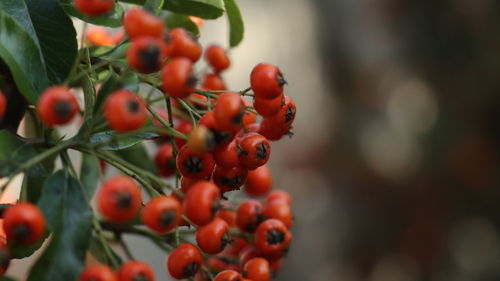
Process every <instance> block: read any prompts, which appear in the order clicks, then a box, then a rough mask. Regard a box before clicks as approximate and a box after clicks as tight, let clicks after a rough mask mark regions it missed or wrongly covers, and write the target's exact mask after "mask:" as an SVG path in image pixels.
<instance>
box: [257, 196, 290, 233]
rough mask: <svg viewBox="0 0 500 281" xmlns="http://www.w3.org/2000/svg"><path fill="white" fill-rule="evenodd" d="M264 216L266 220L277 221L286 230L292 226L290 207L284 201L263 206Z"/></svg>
mask: <svg viewBox="0 0 500 281" xmlns="http://www.w3.org/2000/svg"><path fill="white" fill-rule="evenodd" d="M264 216H265V217H266V218H268V219H277V220H280V221H281V222H282V223H284V224H285V226H286V227H287V228H290V227H291V226H292V222H293V215H292V209H291V208H290V205H289V204H287V203H286V202H284V201H272V202H270V203H268V204H265V205H264Z"/></svg>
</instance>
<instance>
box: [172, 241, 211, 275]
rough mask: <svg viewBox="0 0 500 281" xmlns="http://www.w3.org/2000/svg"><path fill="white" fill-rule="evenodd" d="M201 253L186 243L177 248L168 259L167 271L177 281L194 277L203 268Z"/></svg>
mask: <svg viewBox="0 0 500 281" xmlns="http://www.w3.org/2000/svg"><path fill="white" fill-rule="evenodd" d="M201 263H202V259H201V253H200V251H199V250H198V248H196V247H195V246H193V245H191V244H189V243H184V244H181V245H180V246H179V247H177V248H175V249H174V250H173V251H172V252H171V253H170V255H169V256H168V259H167V269H168V272H169V273H170V275H171V276H172V277H174V278H176V279H185V278H189V277H191V276H194V275H195V274H196V272H198V270H199V269H200V267H201Z"/></svg>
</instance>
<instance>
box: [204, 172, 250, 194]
mask: <svg viewBox="0 0 500 281" xmlns="http://www.w3.org/2000/svg"><path fill="white" fill-rule="evenodd" d="M247 174H248V170H247V169H246V168H243V167H240V166H236V167H233V168H228V169H226V168H222V167H216V168H215V171H214V174H213V181H214V183H215V184H217V186H218V187H219V188H220V190H221V192H223V193H224V192H229V191H233V190H237V189H240V187H241V186H242V185H243V183H245V180H246V178H247Z"/></svg>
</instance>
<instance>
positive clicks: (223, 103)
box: [214, 93, 245, 132]
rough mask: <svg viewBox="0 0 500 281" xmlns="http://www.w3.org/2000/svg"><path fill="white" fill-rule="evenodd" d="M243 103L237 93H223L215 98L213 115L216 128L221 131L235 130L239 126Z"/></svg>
mask: <svg viewBox="0 0 500 281" xmlns="http://www.w3.org/2000/svg"><path fill="white" fill-rule="evenodd" d="M244 113H245V104H244V103H243V99H242V98H241V96H240V95H239V94H237V93H223V94H221V95H219V97H218V98H217V102H216V103H215V107H214V117H215V121H216V125H217V128H218V129H220V130H223V131H229V132H236V131H238V130H239V129H240V128H241V124H242V121H243V115H244Z"/></svg>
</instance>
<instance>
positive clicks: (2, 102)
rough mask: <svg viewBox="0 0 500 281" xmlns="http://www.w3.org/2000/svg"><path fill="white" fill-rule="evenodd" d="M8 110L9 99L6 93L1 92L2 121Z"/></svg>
mask: <svg viewBox="0 0 500 281" xmlns="http://www.w3.org/2000/svg"><path fill="white" fill-rule="evenodd" d="M6 110H7V98H6V97H5V95H4V93H3V92H2V91H0V119H2V117H3V115H4V114H5V111H6Z"/></svg>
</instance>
